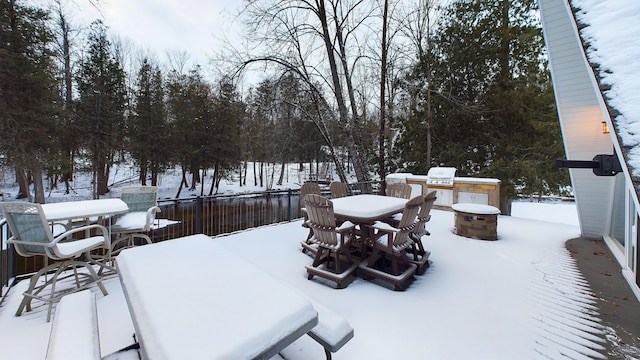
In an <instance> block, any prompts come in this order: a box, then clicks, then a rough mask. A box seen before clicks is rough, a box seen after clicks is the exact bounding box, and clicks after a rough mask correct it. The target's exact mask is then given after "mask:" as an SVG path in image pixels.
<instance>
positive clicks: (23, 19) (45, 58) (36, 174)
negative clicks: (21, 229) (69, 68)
mask: <svg viewBox="0 0 640 360" xmlns="http://www.w3.org/2000/svg"><path fill="white" fill-rule="evenodd" d="M47 19H48V15H47V13H46V12H44V11H42V10H40V9H37V8H33V7H28V6H24V5H21V3H20V2H19V1H13V0H9V1H7V0H1V1H0V134H2V136H0V149H1V151H2V153H3V154H4V155H5V156H6V159H7V160H8V161H9V162H10V163H11V164H12V165H14V167H15V168H16V177H17V178H18V180H19V183H20V188H21V194H18V197H28V198H29V200H31V194H30V193H29V190H28V188H27V181H26V180H27V179H28V178H29V175H31V176H32V178H33V182H34V188H35V201H36V202H40V203H44V186H43V184H42V174H43V169H44V168H46V167H47V166H49V164H50V163H51V154H52V153H54V152H55V151H56V149H55V147H56V146H57V142H56V141H55V139H56V116H55V115H56V113H57V110H58V105H57V104H58V103H59V101H58V100H59V98H58V96H57V92H56V89H55V73H56V69H55V66H54V60H53V53H52V52H51V45H52V42H53V36H52V33H51V31H50V29H49V28H48V27H47Z"/></svg>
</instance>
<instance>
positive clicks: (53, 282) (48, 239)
mask: <svg viewBox="0 0 640 360" xmlns="http://www.w3.org/2000/svg"><path fill="white" fill-rule="evenodd" d="M2 209H3V211H4V215H5V216H6V218H7V223H8V224H9V229H10V230H11V235H12V236H11V238H9V240H7V243H8V244H11V245H13V246H14V248H15V250H16V252H17V253H18V254H20V255H22V256H24V257H31V256H43V257H45V260H46V261H47V263H48V260H53V263H52V264H49V265H47V266H45V267H44V268H42V269H40V270H39V271H38V272H36V273H35V274H34V275H33V276H31V280H30V283H29V287H28V288H27V290H26V291H25V292H24V297H23V299H22V302H21V303H20V306H19V307H18V311H17V312H16V316H20V315H21V314H22V311H23V310H24V309H25V308H26V310H27V311H31V301H32V300H33V299H37V300H40V301H44V302H46V303H48V306H49V309H48V313H47V322H48V321H49V320H50V319H51V309H52V307H53V303H54V302H56V301H58V300H59V299H60V298H61V297H62V296H64V295H66V294H68V293H71V292H75V291H78V290H82V289H85V288H87V287H89V286H90V285H91V284H93V283H94V282H95V283H97V284H98V287H99V288H100V291H102V294H103V295H107V294H108V293H107V290H106V289H105V287H104V286H103V284H102V280H101V278H100V277H99V276H98V273H102V270H103V268H104V267H105V266H106V262H107V260H108V259H109V258H110V256H111V244H110V241H109V237H108V232H107V229H106V228H105V227H103V226H102V225H97V224H94V225H86V226H81V227H77V228H73V229H70V230H68V231H65V232H63V233H62V234H60V235H56V236H55V237H54V235H53V232H52V230H51V224H49V223H48V222H47V219H46V217H45V215H44V212H43V210H42V205H40V204H34V203H27V202H8V203H2ZM91 231H94V232H95V235H92V236H88V237H84V238H80V239H74V238H73V235H75V234H77V233H79V234H82V236H85V235H86V234H89V233H90V232H91ZM98 249H103V250H105V251H104V252H103V257H102V261H101V262H100V261H97V260H94V259H93V258H92V256H91V254H90V252H91V251H93V250H98ZM82 258H84V259H82ZM92 264H95V265H99V266H100V271H99V272H98V273H96V271H95V270H94V269H93V267H92ZM78 268H86V269H87V271H88V274H86V273H80V272H78V271H77V269H78ZM65 270H73V272H72V274H70V275H63V272H64V271H65ZM45 274H47V275H46V278H45V282H44V283H41V281H40V278H41V277H42V276H43V275H45ZM81 275H82V276H86V277H88V278H89V280H90V281H88V282H86V283H85V284H82V283H81V280H80V276H81ZM70 277H74V278H75V288H72V289H62V290H60V286H58V285H59V282H60V281H61V280H63V279H66V278H70ZM56 286H58V289H56ZM46 290H48V291H46ZM57 290H58V291H57Z"/></svg>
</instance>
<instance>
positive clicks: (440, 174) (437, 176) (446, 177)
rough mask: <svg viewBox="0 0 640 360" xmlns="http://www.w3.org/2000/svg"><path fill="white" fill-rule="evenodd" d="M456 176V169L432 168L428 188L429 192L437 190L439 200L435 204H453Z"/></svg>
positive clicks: (428, 178)
mask: <svg viewBox="0 0 640 360" xmlns="http://www.w3.org/2000/svg"><path fill="white" fill-rule="evenodd" d="M455 176H456V168H454V167H432V168H431V169H429V172H428V173H427V187H428V188H429V191H433V190H435V191H436V192H437V193H436V194H437V195H436V196H437V199H436V201H435V202H434V203H433V204H434V205H440V206H447V207H448V206H451V204H453V182H454V180H455Z"/></svg>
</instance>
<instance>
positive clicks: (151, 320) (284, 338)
mask: <svg viewBox="0 0 640 360" xmlns="http://www.w3.org/2000/svg"><path fill="white" fill-rule="evenodd" d="M116 263H117V268H118V274H119V276H120V280H121V284H122V289H123V291H124V294H125V298H126V301H127V305H128V307H129V312H130V314H131V318H132V320H133V324H134V328H135V332H136V339H137V340H138V342H139V344H140V350H141V355H142V358H143V359H250V358H251V359H253V358H261V359H268V358H271V357H272V356H274V355H276V354H277V353H278V352H280V351H281V350H282V349H284V348H285V347H286V346H288V345H289V344H291V343H292V342H293V341H295V340H296V339H298V338H299V337H301V336H302V335H304V334H306V333H307V332H308V331H310V330H311V329H312V328H313V327H314V326H315V325H316V324H317V323H318V313H317V312H316V310H315V309H314V307H313V305H312V303H311V302H310V301H309V300H308V299H307V298H306V297H304V296H303V295H301V294H300V293H298V292H296V291H295V290H293V289H291V288H289V287H288V286H286V285H284V284H283V283H281V282H279V281H278V280H276V279H274V278H273V277H271V276H269V275H268V274H267V273H265V272H264V271H262V270H260V269H258V268H256V267H255V266H254V265H252V264H251V263H249V262H247V261H246V260H244V259H242V258H240V257H239V256H237V255H235V254H234V253H233V252H231V251H229V250H228V249H226V248H225V247H224V246H222V245H220V244H218V242H217V241H216V240H215V239H211V238H210V237H208V236H205V235H202V234H199V235H192V236H187V237H183V238H177V239H173V240H168V241H164V242H160V243H156V244H152V245H146V246H141V247H136V248H131V249H126V250H124V251H122V253H120V255H119V256H118V257H117V259H116Z"/></svg>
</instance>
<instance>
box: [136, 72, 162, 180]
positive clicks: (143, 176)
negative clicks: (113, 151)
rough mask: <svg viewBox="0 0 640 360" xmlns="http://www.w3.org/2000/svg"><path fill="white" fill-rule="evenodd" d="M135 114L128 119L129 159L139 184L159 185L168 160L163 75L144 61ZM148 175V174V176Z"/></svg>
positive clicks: (137, 91)
mask: <svg viewBox="0 0 640 360" xmlns="http://www.w3.org/2000/svg"><path fill="white" fill-rule="evenodd" d="M134 100H135V105H134V113H133V115H132V116H131V118H130V120H129V124H128V127H127V134H128V139H129V145H128V149H129V152H130V153H131V157H132V158H133V159H134V160H135V162H136V163H137V164H138V166H139V168H140V181H141V183H142V185H146V184H147V178H148V177H149V176H150V177H151V185H153V186H155V185H157V183H158V174H159V173H160V172H162V171H163V170H164V168H165V167H166V166H167V165H168V163H169V161H170V159H171V153H170V152H169V150H170V147H169V146H167V144H168V142H169V135H168V132H169V124H168V123H167V115H166V106H165V99H164V86H163V80H162V72H161V71H160V69H159V68H157V67H154V66H152V65H151V64H150V63H149V61H148V60H147V59H144V61H143V63H142V66H141V67H140V71H139V72H138V79H137V89H136V93H135V99H134ZM149 173H150V174H149Z"/></svg>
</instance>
